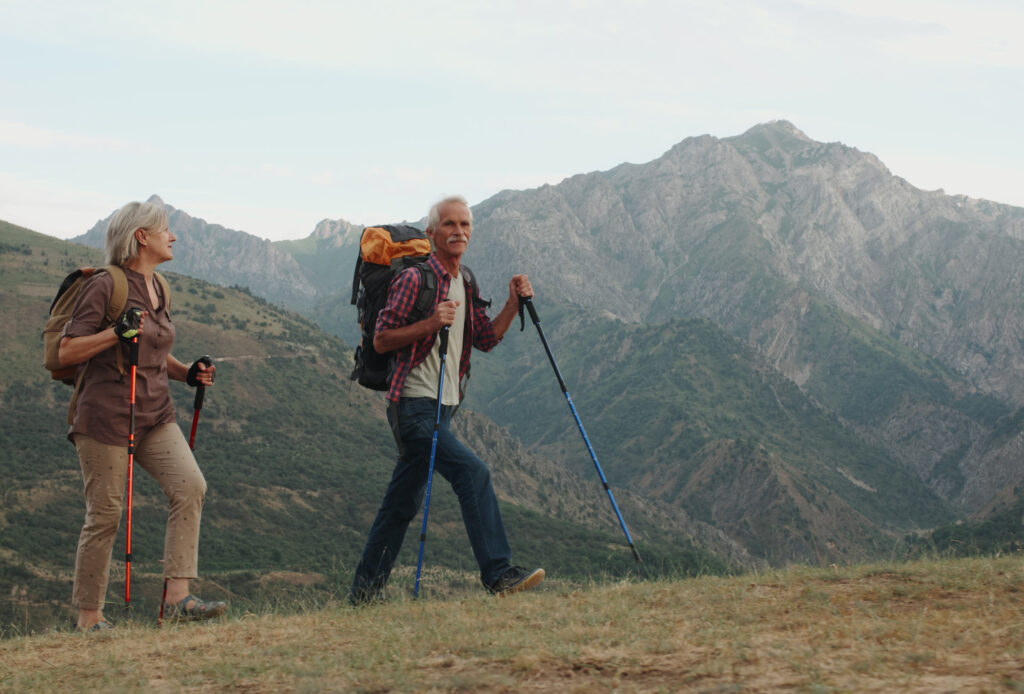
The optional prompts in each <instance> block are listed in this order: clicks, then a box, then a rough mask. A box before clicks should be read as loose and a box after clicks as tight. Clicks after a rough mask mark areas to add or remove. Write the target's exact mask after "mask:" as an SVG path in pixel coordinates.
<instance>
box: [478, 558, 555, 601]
mask: <svg viewBox="0 0 1024 694" xmlns="http://www.w3.org/2000/svg"><path fill="white" fill-rule="evenodd" d="M543 580H544V569H534V570H533V571H527V570H526V569H524V568H523V567H521V566H513V567H512V568H511V569H509V570H508V571H506V572H505V573H503V574H502V575H501V578H499V579H498V580H497V581H495V582H494V583H492V584H491V585H489V586H487V589H488V590H490V591H491V592H492V593H494V594H495V595H497V596H498V597H499V598H503V597H505V596H506V595H511V594H512V593H518V592H519V591H521V590H530V589H531V588H535V587H536V586H537V585H538V584H539V583H540V582H541V581H543Z"/></svg>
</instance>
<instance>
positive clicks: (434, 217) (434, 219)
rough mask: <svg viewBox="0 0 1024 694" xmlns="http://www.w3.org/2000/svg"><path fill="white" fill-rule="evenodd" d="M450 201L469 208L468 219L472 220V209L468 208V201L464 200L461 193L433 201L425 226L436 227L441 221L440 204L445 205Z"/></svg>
mask: <svg viewBox="0 0 1024 694" xmlns="http://www.w3.org/2000/svg"><path fill="white" fill-rule="evenodd" d="M450 202H457V203H459V204H460V205H465V206H466V209H467V210H469V221H470V222H472V221H473V210H472V209H470V207H469V203H468V202H466V198H464V197H462V196H461V195H449V196H448V197H446V198H445V199H444V200H438V201H437V202H435V203H434V206H433V207H431V208H430V212H428V213H427V228H428V229H437V226H438V225H439V224H440V223H441V206H442V205H447V204H448V203H450Z"/></svg>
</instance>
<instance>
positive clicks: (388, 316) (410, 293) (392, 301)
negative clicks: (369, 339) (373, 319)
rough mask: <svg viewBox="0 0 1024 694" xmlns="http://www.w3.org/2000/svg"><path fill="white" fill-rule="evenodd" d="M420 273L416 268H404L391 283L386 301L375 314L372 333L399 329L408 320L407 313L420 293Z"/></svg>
mask: <svg viewBox="0 0 1024 694" xmlns="http://www.w3.org/2000/svg"><path fill="white" fill-rule="evenodd" d="M420 282H421V280H420V273H419V270H417V269H416V268H412V267H411V268H406V269H405V270H403V271H402V272H400V273H399V274H398V276H396V277H395V279H394V280H393V281H392V284H391V289H390V290H389V291H388V301H387V303H386V304H384V308H382V309H381V310H380V313H379V314H377V326H376V328H374V332H377V333H379V332H381V331H384V330H390V329H392V328H401V327H402V326H404V325H405V324H406V322H407V321H408V320H409V312H410V311H412V306H413V303H414V302H415V301H416V296H417V295H418V294H419V291H420Z"/></svg>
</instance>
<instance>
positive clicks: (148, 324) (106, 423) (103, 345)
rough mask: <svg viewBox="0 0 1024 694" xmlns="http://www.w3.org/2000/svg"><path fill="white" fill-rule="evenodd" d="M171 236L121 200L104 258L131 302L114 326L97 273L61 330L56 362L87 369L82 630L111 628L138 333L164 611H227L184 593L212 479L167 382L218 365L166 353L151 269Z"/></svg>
mask: <svg viewBox="0 0 1024 694" xmlns="http://www.w3.org/2000/svg"><path fill="white" fill-rule="evenodd" d="M176 240H177V237H175V235H174V233H173V232H172V231H171V230H170V228H169V227H168V219H167V212H166V211H165V210H164V208H163V207H161V206H159V205H154V204H152V203H140V202H130V203H128V204H127V205H125V206H124V207H122V208H121V209H120V210H119V211H118V212H117V213H116V214H115V215H114V217H113V219H111V221H110V225H109V226H108V228H107V241H106V252H107V264H108V265H117V266H120V267H121V268H122V269H123V270H124V273H125V275H126V278H127V280H128V300H127V303H126V304H125V311H124V313H123V315H122V316H121V318H120V319H119V320H117V321H116V322H115V323H114V325H109V324H108V323H107V321H106V318H105V314H106V311H107V306H108V304H109V302H110V296H111V293H112V291H113V287H114V279H113V278H112V277H111V276H110V275H109V274H107V273H105V272H104V273H96V274H95V275H94V276H93V277H92V278H90V280H89V281H88V282H87V283H86V284H85V285H84V286H83V287H82V291H81V293H80V294H79V296H78V299H77V302H76V304H75V308H74V310H73V313H72V316H71V319H70V320H69V321H68V322H67V325H65V327H64V331H63V333H62V335H61V342H60V360H61V362H62V363H63V364H65V365H72V364H78V365H79V366H78V370H79V373H80V374H81V370H82V369H85V373H84V374H81V375H82V379H81V386H80V389H79V392H78V397H77V399H76V401H75V404H74V409H73V411H72V417H71V427H70V430H69V431H68V438H69V439H70V440H71V442H72V443H74V445H75V448H76V449H77V451H78V458H79V462H80V463H81V467H82V480H83V483H84V486H85V508H86V511H85V523H84V525H83V527H82V533H81V535H80V537H79V541H78V553H77V556H76V558H75V584H74V591H73V594H72V601H73V603H74V605H75V606H76V607H78V628H79V629H82V630H92V631H98V630H103V629H109V628H111V627H110V623H109V622H107V621H106V620H105V619H104V617H103V604H104V601H105V597H106V592H107V581H108V579H109V575H110V555H111V551H112V550H113V545H114V536H115V535H116V533H117V528H118V525H119V523H120V518H121V508H122V503H123V497H124V489H125V481H126V476H127V474H128V437H129V433H130V432H129V379H128V378H126V377H125V373H124V371H125V368H124V365H126V364H128V360H127V358H125V356H124V354H121V355H119V354H118V352H119V351H125V350H127V349H128V344H129V343H130V342H131V340H132V338H133V337H134V336H137V337H138V341H139V345H138V362H137V364H138V365H137V368H136V377H135V432H134V442H135V447H134V459H135V462H137V463H138V464H139V466H140V467H142V469H144V470H145V471H146V472H148V473H149V474H150V475H152V476H153V477H154V478H155V479H156V480H157V482H158V483H159V484H160V487H161V489H163V491H164V494H166V495H167V498H168V500H169V501H170V513H169V516H168V520H167V532H166V535H165V538H164V561H163V573H164V578H165V581H166V586H165V587H166V596H165V602H166V605H165V608H166V612H167V617H168V618H169V619H177V620H182V619H207V618H210V617H216V616H218V615H221V614H223V613H224V612H225V611H226V609H227V605H225V604H224V603H223V602H213V601H209V602H208V601H204V600H200V599H199V598H197V597H195V596H194V595H192V594H191V592H190V590H189V579H192V578H196V577H197V571H198V562H199V522H200V517H201V515H202V508H203V500H204V499H205V497H206V480H205V479H204V478H203V473H202V472H200V470H199V466H198V465H196V461H195V458H194V457H193V455H192V451H191V450H190V448H189V446H188V443H187V442H186V441H185V437H184V435H183V434H182V432H181V429H180V427H179V426H178V424H177V423H176V421H175V418H174V407H173V405H172V404H171V398H170V392H169V388H168V379H174V380H176V381H186V382H188V383H190V384H191V385H202V386H211V385H213V376H214V372H215V371H216V368H215V367H213V366H212V365H211V366H210V367H209V368H207V367H206V365H205V364H204V363H203V362H202V361H197V362H195V363H193V364H192V365H191V367H190V366H186V365H185V364H183V363H182V362H180V361H178V360H177V359H175V358H174V357H173V356H172V355H171V346H172V344H173V343H174V325H173V324H172V323H171V317H170V314H169V313H168V310H167V309H168V299H169V297H168V296H164V285H163V283H161V282H159V281H157V278H156V277H155V276H154V269H155V268H156V267H157V266H158V265H159V264H160V263H163V262H166V261H168V260H171V259H172V258H173V257H174V254H173V251H172V245H173V244H174V242H175V241H176ZM86 367H88V368H86Z"/></svg>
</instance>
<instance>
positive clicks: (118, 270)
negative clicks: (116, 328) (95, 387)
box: [68, 265, 128, 416]
mask: <svg viewBox="0 0 1024 694" xmlns="http://www.w3.org/2000/svg"><path fill="white" fill-rule="evenodd" d="M101 270H102V271H103V272H106V273H107V274H108V275H110V278H111V279H112V280H114V286H113V289H111V291H110V301H109V302H108V303H107V315H106V320H107V322H106V325H113V324H114V323H115V322H117V319H118V318H120V317H121V314H122V313H124V307H125V306H126V305H127V304H128V275H126V274H124V268H122V267H121V266H120V265H105V266H103V267H102V268H101ZM115 349H116V353H117V370H118V372H119V373H120V374H121V376H122V377H123V376H124V375H125V374H126V373H127V371H125V368H124V355H123V354H122V353H121V345H120V344H118V345H115ZM84 375H85V368H84V367H83V368H82V369H81V373H80V374H79V379H78V383H77V384H75V393H74V395H73V396H72V399H71V404H72V405H74V401H75V398H77V397H78V389H79V387H80V386H81V377H82V376H84ZM68 416H70V414H69V415H68Z"/></svg>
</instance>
